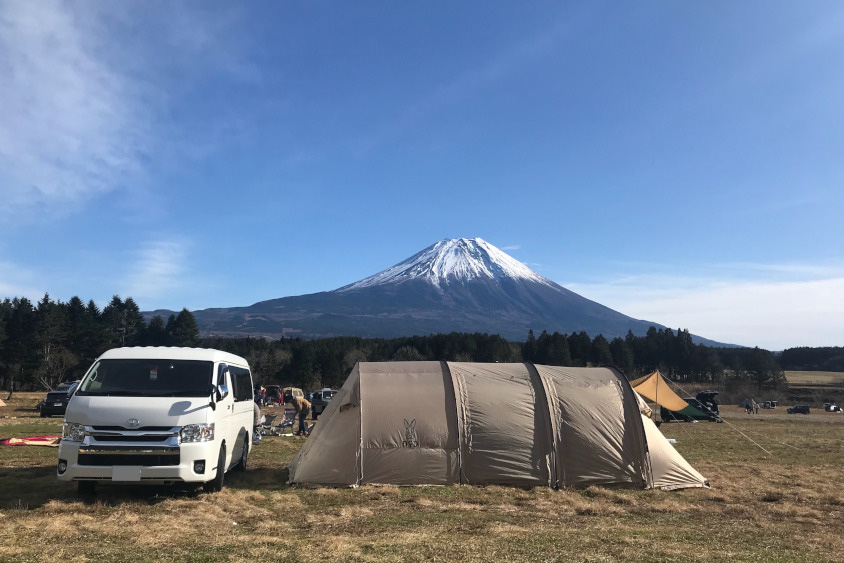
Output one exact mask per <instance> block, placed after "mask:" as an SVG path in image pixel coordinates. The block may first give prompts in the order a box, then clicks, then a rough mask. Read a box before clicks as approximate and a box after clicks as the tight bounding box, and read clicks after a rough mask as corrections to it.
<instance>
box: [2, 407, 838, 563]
mask: <svg viewBox="0 0 844 563" xmlns="http://www.w3.org/2000/svg"><path fill="white" fill-rule="evenodd" d="M39 398H40V395H36V394H19V395H16V396H15V400H13V401H12V402H11V403H10V405H9V406H8V407H6V408H0V416H5V417H6V418H0V438H5V437H26V436H32V435H44V434H55V433H58V432H59V430H60V425H61V420H60V419H58V418H53V419H40V418H38V417H37V414H36V413H35V412H33V411H29V410H24V409H25V408H30V407H32V406H33V405H34V404H35V403H36V402H37V401H38V399H39ZM780 410H781V409H777V410H775V411H765V412H762V413H761V414H759V415H754V416H750V415H746V414H744V413H743V412H742V411H740V410H739V409H732V408H725V409H724V411H725V412H724V415H725V417H726V419H727V421H728V424H714V423H698V424H682V423H672V424H664V425H663V426H662V430H663V433H664V434H665V435H666V436H668V437H671V438H676V439H677V446H676V447H677V449H678V450H679V451H680V452H681V453H682V454H683V455H684V456H685V457H686V459H688V460H689V462H690V463H691V464H692V465H693V466H694V467H696V468H697V469H698V470H699V471H700V472H701V473H703V474H704V475H705V476H706V477H707V478H709V480H710V481H711V483H712V488H711V489H692V490H686V491H678V492H671V493H669V492H663V491H630V490H610V489H604V488H600V487H592V488H589V489H586V490H560V491H552V490H548V489H533V490H521V489H515V488H505V487H484V488H476V487H466V486H455V487H409V488H398V487H370V486H366V487H361V488H357V489H298V488H291V487H288V486H287V485H286V484H285V481H286V479H287V471H286V469H285V463H286V462H288V461H289V460H290V459H292V457H293V456H294V455H295V453H296V451H297V450H298V448H299V447H300V446H301V444H302V439H300V438H284V437H268V438H265V439H264V441H263V442H262V444H261V445H260V446H258V447H256V448H255V449H254V450H253V454H252V455H251V456H250V467H249V469H248V471H246V472H245V473H241V474H237V473H235V474H230V476H227V482H226V483H227V485H226V488H225V489H224V490H223V491H222V492H221V493H217V494H204V493H199V492H196V491H173V490H168V489H157V488H156V489H152V488H107V487H103V488H101V489H100V491H101V492H99V493H98V495H97V497H96V499H95V500H94V501H88V502H85V501H83V500H80V499H79V498H78V497H77V495H76V493H75V488H74V487H73V486H72V485H69V484H65V483H60V482H59V481H58V480H57V479H56V477H55V469H54V465H55V462H56V449H55V448H45V447H32V446H24V447H0V521H2V526H0V561H44V560H47V561H59V560H61V561H133V562H144V561H162V560H165V561H208V560H232V561H242V560H249V561H275V560H283V561H308V562H313V561H317V560H320V559H328V560H336V561H449V562H452V561H469V562H476V561H477V562H481V561H482V562H485V563H488V562H493V561H618V560H637V561H641V560H644V561H682V562H687V561H731V562H735V561H838V560H840V559H841V557H842V554H844V415H836V414H832V413H823V412H818V413H815V412H814V411H813V414H811V415H808V416H806V415H792V416H789V415H786V414H784V412H782V413H781V412H780ZM11 417H14V418H11ZM738 430H741V431H742V432H744V433H745V434H746V435H747V436H748V437H750V438H752V439H753V440H754V441H756V442H758V443H759V444H760V445H761V446H762V447H764V448H765V449H766V450H768V452H770V455H769V454H768V453H766V452H765V451H763V450H762V449H760V448H758V447H756V446H754V445H753V444H751V443H750V442H749V441H748V440H747V439H745V438H743V437H742V436H741V435H740V434H739V433H738Z"/></svg>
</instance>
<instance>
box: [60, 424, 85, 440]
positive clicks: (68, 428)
mask: <svg viewBox="0 0 844 563" xmlns="http://www.w3.org/2000/svg"><path fill="white" fill-rule="evenodd" d="M84 439H85V427H84V426H82V425H81V424H79V423H76V422H65V423H64V424H63V425H62V440H64V441H66V442H81V441H82V440H84Z"/></svg>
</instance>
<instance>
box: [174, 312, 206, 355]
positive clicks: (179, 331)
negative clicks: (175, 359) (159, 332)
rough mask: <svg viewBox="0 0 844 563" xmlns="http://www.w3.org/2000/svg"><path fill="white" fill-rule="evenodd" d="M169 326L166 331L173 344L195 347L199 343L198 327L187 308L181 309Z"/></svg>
mask: <svg viewBox="0 0 844 563" xmlns="http://www.w3.org/2000/svg"><path fill="white" fill-rule="evenodd" d="M171 317H172V315H171ZM168 324H170V323H169V321H168ZM170 328H171V330H170V331H168V332H169V334H170V338H171V342H172V345H173V346H185V347H188V348H195V347H196V346H198V345H199V327H197V326H196V319H195V318H194V316H193V314H192V313H191V312H190V311H188V310H187V309H182V310H181V312H180V313H179V314H178V316H177V317H176V318H175V319H174V321H173V323H172V326H171V327H170Z"/></svg>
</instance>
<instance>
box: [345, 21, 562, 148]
mask: <svg viewBox="0 0 844 563" xmlns="http://www.w3.org/2000/svg"><path fill="white" fill-rule="evenodd" d="M568 29H569V26H568V24H565V23H561V22H558V23H555V24H552V25H550V26H548V27H547V28H546V29H545V30H541V31H539V32H538V33H536V34H534V35H532V36H530V37H528V38H526V39H524V40H523V41H521V42H518V43H515V44H512V45H509V46H508V47H507V48H505V49H502V50H501V51H499V52H497V53H494V54H493V55H492V56H491V57H489V58H488V59H487V60H486V61H484V62H483V63H482V64H480V65H478V66H477V67H476V68H470V69H466V70H465V71H464V72H463V73H462V74H461V75H460V76H456V77H454V78H453V79H452V80H446V81H444V83H443V84H442V85H441V86H439V87H437V88H434V89H433V90H430V91H428V92H425V93H424V94H423V95H421V96H419V97H418V98H416V99H415V100H412V101H411V102H410V103H408V104H407V105H406V106H405V108H404V110H403V111H402V112H401V113H400V114H399V115H397V116H394V117H393V119H392V120H390V121H388V122H386V123H384V124H383V125H382V126H381V127H380V128H378V129H376V130H375V131H374V132H372V133H371V134H370V135H368V136H366V137H364V138H362V139H356V140H355V142H354V147H355V150H356V151H358V152H360V153H367V152H369V151H371V150H373V149H374V148H375V147H376V146H378V145H380V144H382V143H384V142H388V141H389V140H391V139H393V138H394V137H396V136H397V135H400V134H403V133H404V132H405V131H407V130H408V129H410V128H411V127H413V126H415V125H416V124H417V123H420V122H422V121H423V120H424V119H426V118H427V117H429V116H431V115H432V114H435V113H436V112H438V111H440V110H441V109H443V108H446V107H451V106H455V105H457V104H460V103H463V102H465V101H466V100H468V99H470V98H472V97H473V96H475V95H476V94H477V93H478V92H481V91H483V90H485V89H487V88H489V87H491V86H492V85H494V84H495V83H497V82H499V81H501V80H503V79H504V78H505V77H506V76H507V75H509V74H510V73H512V72H514V71H516V70H518V69H519V68H521V67H522V66H523V65H524V64H525V62H526V61H528V60H530V59H532V58H535V57H538V56H540V55H541V54H543V53H546V52H548V51H549V50H551V49H552V48H553V47H554V46H555V45H556V44H557V42H558V41H559V40H560V38H561V37H563V36H564V34H565V33H566V32H567V31H568Z"/></svg>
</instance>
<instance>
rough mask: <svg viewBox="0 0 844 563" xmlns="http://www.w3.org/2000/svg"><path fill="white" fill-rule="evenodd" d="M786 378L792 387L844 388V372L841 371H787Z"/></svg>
mask: <svg viewBox="0 0 844 563" xmlns="http://www.w3.org/2000/svg"><path fill="white" fill-rule="evenodd" d="M785 379H786V380H787V381H788V385H789V386H790V387H815V386H823V387H837V388H839V389H841V388H844V372H840V371H787V372H785Z"/></svg>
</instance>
